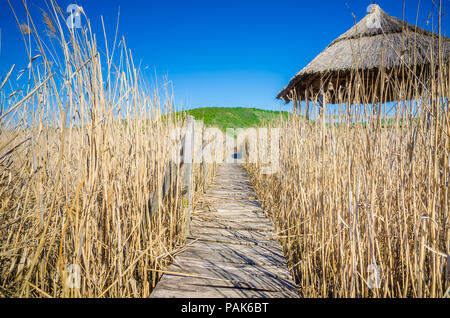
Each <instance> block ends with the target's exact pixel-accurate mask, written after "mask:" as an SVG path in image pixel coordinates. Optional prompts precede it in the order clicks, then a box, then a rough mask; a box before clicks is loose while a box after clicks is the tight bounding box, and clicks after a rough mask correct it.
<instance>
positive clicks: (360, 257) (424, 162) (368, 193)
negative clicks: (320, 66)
mask: <svg viewBox="0 0 450 318" xmlns="http://www.w3.org/2000/svg"><path fill="white" fill-rule="evenodd" d="M445 58H448V57H443V58H442V59H440V60H439V61H436V64H435V65H432V66H431V68H430V69H433V70H436V71H434V72H431V71H428V72H423V73H422V74H421V75H419V76H411V77H410V79H409V80H408V81H406V82H403V84H402V85H400V83H399V82H396V83H393V84H394V85H395V86H396V87H397V91H396V93H397V94H398V95H397V96H404V97H405V98H404V99H405V101H399V102H397V103H395V104H393V103H390V104H386V103H383V102H382V101H383V97H382V96H370V97H367V96H366V95H364V94H366V92H365V91H359V90H358V88H357V86H354V87H351V86H350V85H349V86H347V87H346V88H345V92H346V93H345V94H344V95H345V96H346V97H344V98H342V99H341V100H340V101H339V103H338V105H339V107H338V106H335V108H333V109H334V112H333V113H332V114H330V112H331V111H329V112H328V113H326V112H324V111H322V112H321V113H320V114H319V111H318V108H319V106H318V97H317V96H316V98H315V99H314V97H313V100H312V101H310V105H311V106H312V107H313V109H316V116H315V121H309V120H305V119H304V117H301V116H298V115H294V116H292V117H291V118H290V119H289V120H288V121H287V122H286V124H285V125H284V126H283V127H281V128H282V130H281V131H282V134H281V138H280V150H279V151H280V165H279V170H278V172H277V173H275V174H272V175H264V174H262V173H261V167H263V166H264V165H263V164H262V163H259V164H247V165H246V167H247V170H248V171H249V173H250V175H251V178H252V182H253V183H254V184H255V188H256V191H257V194H258V196H259V199H260V200H261V202H262V205H263V207H264V209H265V210H266V211H267V213H268V214H269V215H270V217H271V219H272V221H273V222H274V224H275V226H276V229H277V232H278V235H279V238H280V240H281V242H282V245H283V247H284V251H285V254H286V257H287V259H288V263H289V266H290V268H291V270H292V272H293V274H294V277H295V279H296V283H297V285H298V288H299V293H300V295H301V296H304V297H443V296H449V292H450V290H449V288H450V264H449V262H450V255H449V254H450V233H449V225H450V223H449V191H448V189H449V179H450V166H449V153H450V137H449V136H450V122H449V111H448V99H447V97H448V96H449V93H450V91H449V88H450V77H449V73H448V70H449V64H448V59H447V60H446V59H445ZM404 68H405V69H404V70H403V71H405V72H407V71H408V69H409V68H408V69H407V66H406V65H405V67H404ZM430 69H429V70H430ZM382 72H383V71H382V70H381V71H380V73H382ZM354 73H355V76H357V73H358V72H356V71H355V72H354ZM362 73H364V72H362ZM425 73H426V74H425ZM360 76H361V78H364V74H360ZM378 76H382V74H379V75H378ZM424 84H426V85H424ZM424 87H426V89H423V88H424ZM420 91H422V93H421V94H419V95H418V94H416V92H420ZM329 93H332V92H324V99H325V100H326V98H327V94H329ZM380 101H381V102H380ZM387 107H394V108H395V112H394V115H391V116H387V115H386V114H387V113H388V114H389V112H386V108H387ZM303 113H305V111H303ZM391 114H392V112H391ZM326 117H328V118H329V119H327V118H326ZM330 118H331V119H330ZM264 151H267V149H263V148H261V149H260V152H264Z"/></svg>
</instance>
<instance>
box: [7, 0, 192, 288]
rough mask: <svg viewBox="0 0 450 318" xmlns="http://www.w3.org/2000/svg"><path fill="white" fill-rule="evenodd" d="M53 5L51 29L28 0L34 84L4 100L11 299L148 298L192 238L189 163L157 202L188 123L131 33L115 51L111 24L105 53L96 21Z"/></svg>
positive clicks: (27, 39)
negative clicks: (82, 20) (186, 194)
mask: <svg viewBox="0 0 450 318" xmlns="http://www.w3.org/2000/svg"><path fill="white" fill-rule="evenodd" d="M50 4H51V5H50V8H49V12H44V15H43V17H44V22H45V24H46V25H47V30H46V31H47V35H46V36H41V35H39V34H40V33H42V32H40V30H37V29H36V27H35V20H34V18H33V17H32V16H31V15H30V13H29V11H28V7H27V6H26V4H25V2H24V7H25V11H26V13H27V19H26V21H28V24H27V25H26V27H24V26H22V25H20V29H21V30H22V35H23V40H24V43H25V45H26V48H27V52H28V56H29V65H28V67H27V68H26V69H25V70H24V71H23V72H21V73H20V75H22V74H24V75H23V76H28V77H29V78H28V82H29V85H28V89H27V91H26V92H22V93H16V95H15V96H11V98H10V99H9V100H10V101H13V102H11V103H10V105H9V107H8V105H6V104H2V110H3V111H2V114H1V128H0V129H1V130H0V297H147V296H149V294H150V292H151V290H152V288H153V287H154V285H155V283H156V281H157V279H158V276H157V274H155V273H156V271H154V270H155V269H156V270H158V269H164V266H165V264H167V263H168V262H169V261H171V254H172V253H173V251H174V250H176V249H177V248H179V247H180V246H181V244H182V243H183V239H184V229H185V223H186V222H185V213H184V204H183V202H182V199H181V198H182V196H181V190H182V189H181V179H182V171H181V169H178V170H176V171H174V174H175V175H176V178H174V180H175V181H174V182H173V185H172V186H173V187H172V189H173V190H172V191H171V192H170V194H169V196H168V197H167V198H166V199H165V200H161V201H160V202H161V203H160V205H159V207H158V209H157V210H159V211H151V210H150V207H151V202H150V201H151V199H152V194H153V193H154V192H155V191H161V184H162V178H163V175H164V172H165V171H166V168H167V165H168V163H169V160H170V159H171V158H172V157H171V156H172V150H173V142H172V141H171V140H170V131H172V130H173V127H174V126H181V125H182V122H181V119H176V118H173V116H172V115H171V110H172V107H173V96H172V95H171V94H170V93H169V91H168V90H167V91H166V92H164V94H163V96H161V95H160V93H159V92H158V90H154V91H151V90H149V89H147V88H146V87H145V85H144V83H143V80H142V77H141V73H140V70H139V69H138V68H136V66H135V65H134V63H133V58H132V55H131V51H130V50H128V49H127V47H126V44H125V41H124V40H123V39H122V40H121V41H120V42H119V43H118V44H117V40H118V39H117V38H115V39H114V43H113V46H112V47H113V48H112V50H111V48H110V43H108V42H107V40H106V30H105V26H104V25H103V30H104V36H105V45H104V48H105V49H104V51H103V53H100V52H99V49H98V44H97V37H96V35H95V34H93V32H92V30H91V25H90V23H89V21H88V22H87V24H85V26H86V28H85V29H69V28H68V27H67V25H66V23H65V17H64V16H63V15H62V11H61V10H60V9H59V7H58V6H57V5H56V3H55V2H54V1H53V0H52V1H50ZM10 5H11V4H10ZM11 9H12V13H13V14H14V16H16V11H15V10H14V7H13V6H11ZM82 13H83V12H82ZM83 14H84V13H83ZM16 19H17V21H19V19H18V18H17V17H16ZM102 23H103V20H102ZM48 32H50V33H51V34H48ZM116 36H117V31H116ZM36 51H37V52H38V54H36V55H34V56H33V55H32V53H33V52H36ZM25 74H26V75H25ZM19 77H20V76H19ZM1 101H2V103H6V100H5V99H2V100H1ZM163 111H164V112H165V113H166V114H165V115H164V116H163V114H162V112H163ZM74 268H78V269H79V271H80V272H79V274H80V275H79V276H80V280H79V281H78V282H79V283H80V286H79V288H72V287H73V284H77V281H76V279H75V278H74V277H73V275H76V274H77V272H76V271H74Z"/></svg>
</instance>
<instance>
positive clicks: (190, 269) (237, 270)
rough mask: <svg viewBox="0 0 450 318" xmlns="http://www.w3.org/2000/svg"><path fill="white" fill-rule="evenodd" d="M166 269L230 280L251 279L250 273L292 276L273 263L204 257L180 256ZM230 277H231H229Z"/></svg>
mask: <svg viewBox="0 0 450 318" xmlns="http://www.w3.org/2000/svg"><path fill="white" fill-rule="evenodd" d="M167 270H168V271H174V272H179V271H182V272H183V273H187V274H197V275H203V276H206V277H215V278H227V277H228V278H229V277H234V278H232V280H236V281H248V280H250V281H251V280H253V276H252V275H264V276H268V277H271V278H282V279H288V280H290V279H291V278H292V274H291V272H289V270H288V269H287V268H286V267H281V266H273V265H253V264H252V265H249V264H235V263H228V262H216V261H214V262H213V261H211V260H205V259H200V260H199V259H189V258H180V259H179V260H178V261H177V262H176V263H173V264H172V265H171V266H170V267H169V268H168V269H167ZM229 279H231V278H229Z"/></svg>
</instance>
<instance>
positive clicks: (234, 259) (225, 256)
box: [176, 241, 287, 266]
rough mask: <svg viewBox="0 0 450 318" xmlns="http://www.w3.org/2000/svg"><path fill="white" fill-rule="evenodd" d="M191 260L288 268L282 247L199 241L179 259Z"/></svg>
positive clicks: (178, 257)
mask: <svg viewBox="0 0 450 318" xmlns="http://www.w3.org/2000/svg"><path fill="white" fill-rule="evenodd" d="M183 258H189V259H198V260H209V261H213V262H223V263H234V264H251V265H261V266H262V265H277V266H278V265H279V266H287V265H286V260H285V258H284V254H283V250H282V248H281V246H280V245H276V244H272V245H256V246H252V245H237V244H236V245H232V244H226V243H218V242H206V241H197V242H195V243H193V244H192V245H191V246H189V247H188V248H186V250H184V251H183V253H182V254H180V255H177V258H176V259H177V260H178V259H183Z"/></svg>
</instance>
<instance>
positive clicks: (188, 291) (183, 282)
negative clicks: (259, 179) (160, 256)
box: [150, 164, 298, 298]
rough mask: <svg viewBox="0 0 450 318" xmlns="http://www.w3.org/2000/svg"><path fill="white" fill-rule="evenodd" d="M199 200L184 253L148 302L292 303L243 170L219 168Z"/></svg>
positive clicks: (287, 279)
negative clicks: (233, 300)
mask: <svg viewBox="0 0 450 318" xmlns="http://www.w3.org/2000/svg"><path fill="white" fill-rule="evenodd" d="M201 200H202V201H201V202H200V205H201V206H200V207H199V208H197V209H196V210H195V211H194V212H193V213H192V221H191V234H190V236H189V237H188V241H187V245H186V248H185V249H184V250H183V251H182V252H180V253H179V254H178V255H177V256H176V257H175V259H174V261H173V263H172V264H171V265H170V266H169V267H168V268H167V270H166V271H165V273H164V275H163V276H162V277H161V280H160V281H159V282H158V284H157V285H156V288H155V289H154V290H153V292H152V294H151V295H150V297H151V298H224V297H225V298H244V297H245V298H285V297H289V298H297V297H298V293H297V288H296V286H295V283H294V281H293V280H292V275H291V273H290V272H289V270H288V268H287V264H286V260H285V258H284V255H283V250H282V248H281V245H280V243H279V242H278V240H277V238H276V235H275V234H274V232H273V225H272V224H271V222H270V221H269V219H268V218H267V217H266V215H265V214H264V211H263V210H262V209H261V207H260V204H259V202H258V200H257V198H256V193H255V191H254V189H253V186H252V184H251V183H250V180H249V177H248V174H247V172H246V171H245V170H244V168H243V167H242V166H240V165H237V164H222V165H221V166H219V169H218V171H217V174H216V177H215V179H214V182H213V184H212V185H211V187H210V188H209V189H208V190H207V192H206V193H205V194H204V195H203V197H202V199H201Z"/></svg>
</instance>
